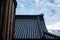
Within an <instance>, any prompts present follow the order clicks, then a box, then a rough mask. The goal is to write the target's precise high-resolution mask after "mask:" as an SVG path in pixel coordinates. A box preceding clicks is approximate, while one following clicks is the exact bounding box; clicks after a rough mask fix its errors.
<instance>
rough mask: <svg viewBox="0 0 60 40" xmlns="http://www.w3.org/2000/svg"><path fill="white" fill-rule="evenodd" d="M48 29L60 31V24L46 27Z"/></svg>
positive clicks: (56, 23)
mask: <svg viewBox="0 0 60 40" xmlns="http://www.w3.org/2000/svg"><path fill="white" fill-rule="evenodd" d="M46 27H47V29H48V30H49V29H51V30H60V22H55V23H53V24H51V25H46Z"/></svg>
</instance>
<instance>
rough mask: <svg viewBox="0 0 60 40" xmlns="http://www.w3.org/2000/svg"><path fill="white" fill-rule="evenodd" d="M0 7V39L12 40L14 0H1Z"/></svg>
mask: <svg viewBox="0 0 60 40" xmlns="http://www.w3.org/2000/svg"><path fill="white" fill-rule="evenodd" d="M1 4H2V5H1V7H0V39H1V40H12V34H13V33H12V31H13V27H14V18H15V9H16V0H2V2H1Z"/></svg>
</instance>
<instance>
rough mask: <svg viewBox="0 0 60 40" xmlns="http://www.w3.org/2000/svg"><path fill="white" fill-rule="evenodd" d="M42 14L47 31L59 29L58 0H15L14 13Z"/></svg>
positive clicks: (59, 13)
mask: <svg viewBox="0 0 60 40" xmlns="http://www.w3.org/2000/svg"><path fill="white" fill-rule="evenodd" d="M41 13H43V14H44V19H45V24H46V27H47V29H48V31H49V32H52V31H51V30H60V0H17V8H16V15H40V14H41Z"/></svg>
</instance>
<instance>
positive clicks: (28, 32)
mask: <svg viewBox="0 0 60 40" xmlns="http://www.w3.org/2000/svg"><path fill="white" fill-rule="evenodd" d="M16 5H17V2H16V0H0V40H17V39H18V40H19V39H21V38H33V39H34V38H38V39H43V38H44V37H45V39H58V38H60V37H59V36H56V35H53V34H50V33H48V31H47V29H46V26H45V22H44V18H43V15H35V16H34V15H30V16H29V15H25V16H24V15H17V16H15V10H16V7H17V6H16ZM16 28H18V29H16ZM35 29H36V30H35ZM18 34H19V35H18Z"/></svg>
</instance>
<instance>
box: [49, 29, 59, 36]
mask: <svg viewBox="0 0 60 40" xmlns="http://www.w3.org/2000/svg"><path fill="white" fill-rule="evenodd" d="M48 32H49V33H51V34H54V35H57V36H60V30H51V29H49V30H48Z"/></svg>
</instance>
